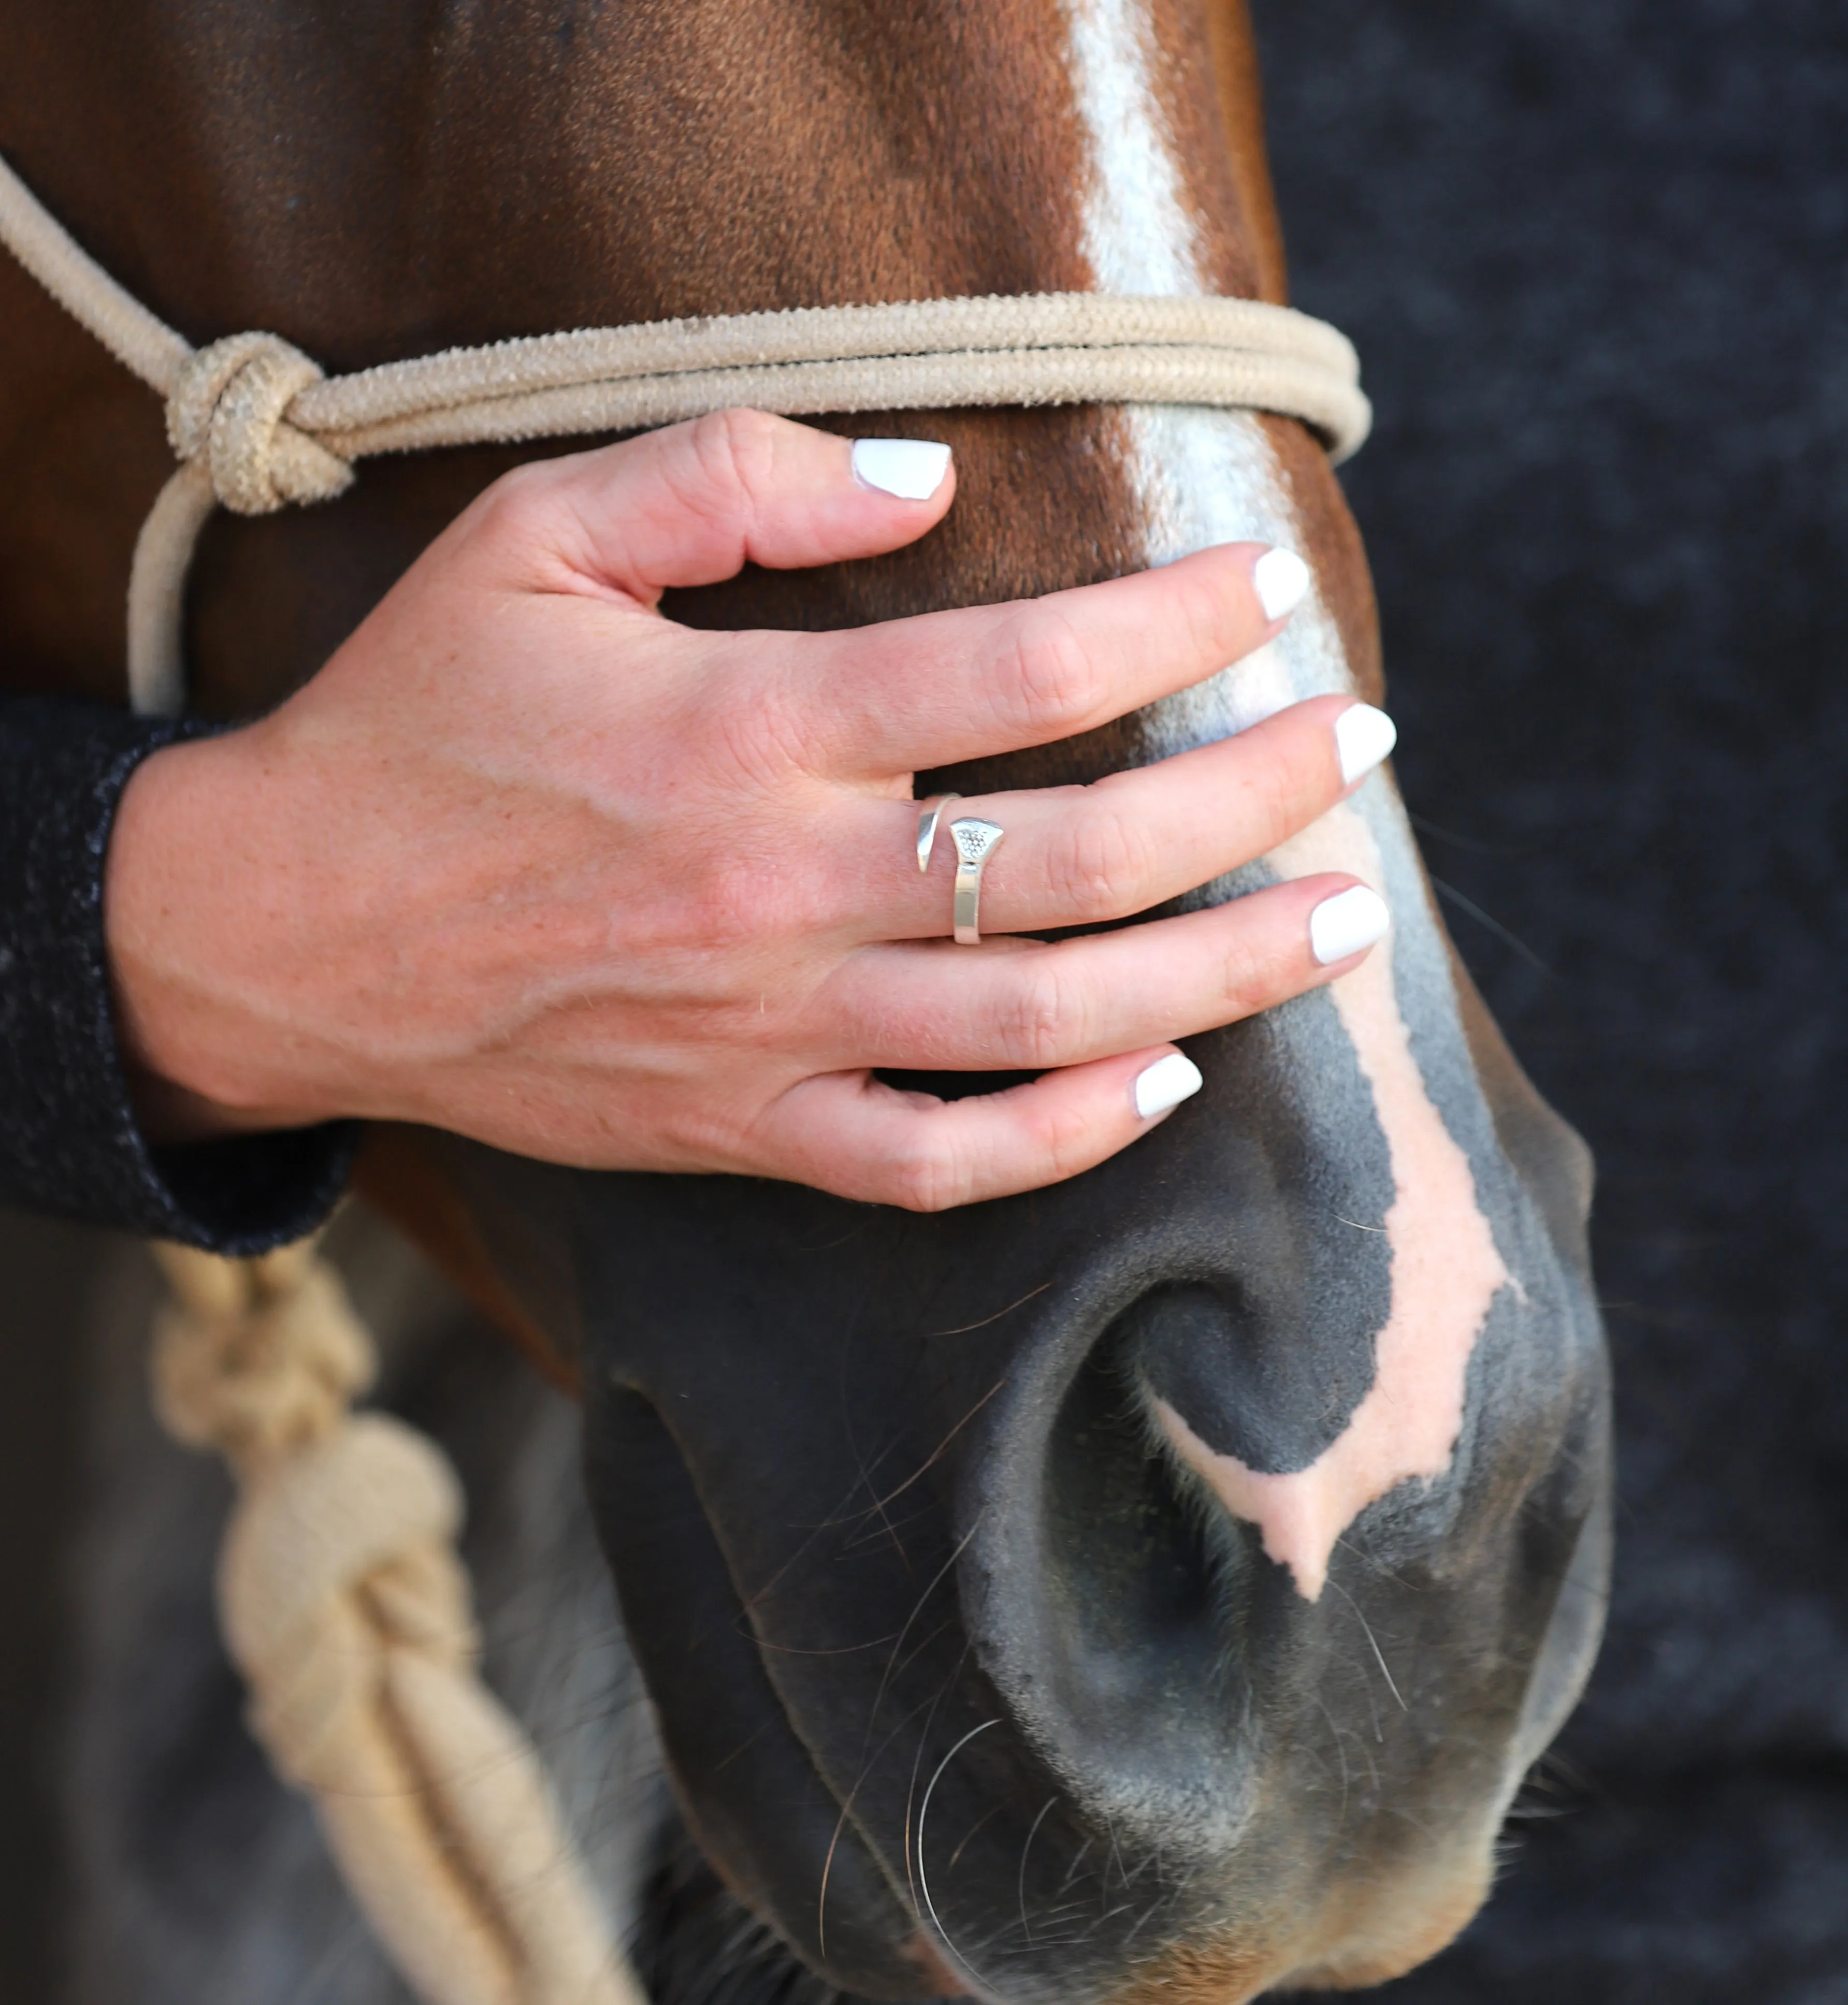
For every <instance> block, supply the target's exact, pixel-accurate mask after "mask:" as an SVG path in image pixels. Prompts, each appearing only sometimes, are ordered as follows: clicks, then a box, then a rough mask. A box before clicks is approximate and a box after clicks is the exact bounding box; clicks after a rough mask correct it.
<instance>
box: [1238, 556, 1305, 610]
mask: <svg viewBox="0 0 1848 2005" xmlns="http://www.w3.org/2000/svg"><path fill="white" fill-rule="evenodd" d="M1251 581H1252V585H1253V586H1254V587H1255V588H1256V592H1257V595H1258V603H1259V604H1260V606H1263V609H1264V617H1265V618H1266V619H1267V620H1281V619H1282V618H1283V616H1284V614H1285V613H1294V612H1295V610H1296V609H1297V607H1298V606H1300V605H1301V604H1302V602H1303V598H1304V595H1305V593H1306V592H1308V591H1309V566H1308V565H1307V564H1305V563H1304V562H1303V560H1302V558H1301V557H1298V555H1297V554H1296V553H1295V551H1294V550H1267V551H1266V552H1265V553H1264V554H1263V556H1262V557H1260V558H1259V559H1258V560H1257V562H1256V564H1253V565H1252V567H1251Z"/></svg>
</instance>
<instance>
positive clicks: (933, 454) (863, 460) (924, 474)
mask: <svg viewBox="0 0 1848 2005" xmlns="http://www.w3.org/2000/svg"><path fill="white" fill-rule="evenodd" d="M949 470H950V448H948V447H947V445H939V444H937V442H936V440H935V439H855V441H854V442H853V471H854V476H855V479H858V480H859V482H861V483H862V484H863V486H867V487H877V489H878V490H879V491H880V493H882V494H896V495H897V496H898V498H899V500H901V501H928V500H929V499H930V497H931V496H932V495H933V494H934V493H936V491H937V490H938V489H939V488H940V487H941V486H943V476H944V475H945V474H946V473H947V472H949Z"/></svg>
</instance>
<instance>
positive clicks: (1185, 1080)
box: [1136, 1052, 1206, 1121]
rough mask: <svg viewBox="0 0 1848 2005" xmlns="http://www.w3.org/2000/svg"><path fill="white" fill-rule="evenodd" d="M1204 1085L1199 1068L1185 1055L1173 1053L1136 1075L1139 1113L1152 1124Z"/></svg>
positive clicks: (1183, 1053)
mask: <svg viewBox="0 0 1848 2005" xmlns="http://www.w3.org/2000/svg"><path fill="white" fill-rule="evenodd" d="M1205 1083H1206V1081H1205V1080H1203V1079H1202V1078H1201V1077H1200V1067H1199V1066H1196V1064H1195V1063H1194V1062H1193V1059H1190V1058H1189V1057H1188V1055H1187V1054H1186V1052H1169V1053H1168V1055H1167V1057H1166V1058H1165V1059H1156V1061H1155V1062H1154V1064H1153V1065H1152V1066H1149V1067H1148V1068H1147V1069H1146V1070H1145V1071H1143V1072H1139V1073H1137V1075H1136V1111H1137V1113H1138V1114H1139V1115H1141V1117H1142V1118H1143V1119H1144V1121H1151V1120H1153V1119H1154V1117H1155V1116H1156V1115H1158V1114H1165V1113H1166V1112H1167V1111H1168V1109H1169V1108H1171V1107H1179V1105H1180V1104H1181V1102H1182V1101H1183V1100H1186V1099H1188V1098H1189V1097H1191V1096H1192V1095H1193V1094H1196V1093H1198V1092H1199V1090H1200V1088H1201V1087H1203V1085H1204V1084H1205Z"/></svg>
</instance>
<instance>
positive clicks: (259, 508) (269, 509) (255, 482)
mask: <svg viewBox="0 0 1848 2005" xmlns="http://www.w3.org/2000/svg"><path fill="white" fill-rule="evenodd" d="M320 381H322V375H321V369H320V367H319V365H318V363H314V362H313V361H311V360H310V359H309V358H308V357H307V356H305V355H304V354H303V353H302V352H301V350H300V349H299V348H297V347H294V346H292V345H291V344H290V342H286V341H284V340H283V339H282V337H281V336H280V335H274V334H234V335H227V337H226V338H225V339H223V341H215V342H212V343H211V345H210V346H209V347H206V348H202V349H199V350H197V351H196V353H194V354H192V355H191V356H188V358H187V360H185V362H184V363H182V364H181V369H180V373H179V380H178V381H177V382H176V383H175V384H174V389H173V394H172V395H170V397H169V398H168V399H167V437H168V439H169V440H170V441H171V443H172V445H173V449H174V451H175V452H176V453H177V454H178V455H179V456H180V458H181V459H183V460H184V461H186V462H188V464H189V465H195V464H198V465H204V466H205V467H206V469H208V470H209V472H210V474H211V476H212V489H213V493H214V494H216V497H218V499H219V500H220V502H221V503H222V504H223V505H224V506H225V507H227V508H230V509H232V510H234V511H235V512H236V513H237V514H240V515H268V514H273V513H274V512H275V511H276V510H277V509H278V508H281V507H286V506H287V504H289V503H290V502H291V501H297V502H308V501H331V500H333V498H334V497H335V496H336V494H340V493H344V492H345V491H346V489H347V488H348V487H349V486H351V485H352V483H353V468H352V466H351V465H350V463H349V462H347V461H346V460H344V459H343V458H340V457H339V455H338V454H337V453H332V452H329V451H328V449H327V448H326V447H325V446H324V445H323V444H321V442H320V441H319V440H318V439H316V438H314V437H313V436H312V435H311V434H309V433H307V432H306V431H304V430H301V429H300V427H298V426H297V425H294V424H292V423H290V420H289V417H288V411H289V407H290V405H291V404H293V402H294V401H295V399H296V398H297V396H298V395H300V393H301V392H303V391H304V390H305V389H306V388H307V386H308V385H309V384H311V383H318V382H320Z"/></svg>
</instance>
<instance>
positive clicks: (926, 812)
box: [918, 794, 962, 871]
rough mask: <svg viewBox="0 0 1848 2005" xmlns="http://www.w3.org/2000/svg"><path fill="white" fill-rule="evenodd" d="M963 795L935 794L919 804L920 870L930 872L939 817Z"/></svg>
mask: <svg viewBox="0 0 1848 2005" xmlns="http://www.w3.org/2000/svg"><path fill="white" fill-rule="evenodd" d="M961 799H962V795H961V794H933V795H931V797H930V799H929V800H927V801H924V802H920V803H919V808H918V868H919V869H920V870H924V871H928V870H929V868H930V852H932V850H933V849H934V848H936V825H937V817H938V816H940V814H941V813H943V810H944V809H945V808H947V806H949V805H950V802H952V801H960V800H961Z"/></svg>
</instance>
